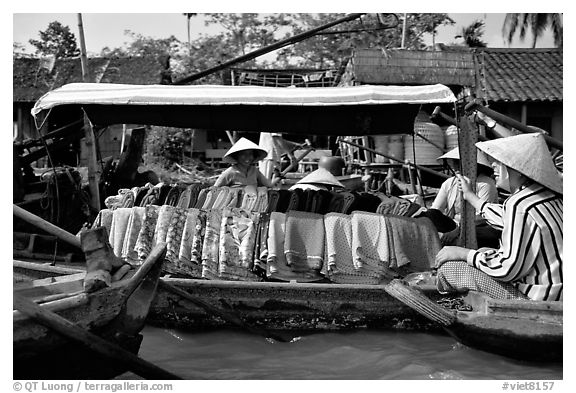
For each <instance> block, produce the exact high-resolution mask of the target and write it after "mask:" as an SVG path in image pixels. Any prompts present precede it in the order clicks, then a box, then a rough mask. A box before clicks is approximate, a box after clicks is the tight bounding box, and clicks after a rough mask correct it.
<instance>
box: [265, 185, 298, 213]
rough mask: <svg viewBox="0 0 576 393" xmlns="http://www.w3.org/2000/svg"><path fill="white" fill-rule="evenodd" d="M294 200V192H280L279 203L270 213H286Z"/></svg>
mask: <svg viewBox="0 0 576 393" xmlns="http://www.w3.org/2000/svg"><path fill="white" fill-rule="evenodd" d="M291 198H292V192H291V191H289V190H278V202H277V203H276V207H275V208H274V209H273V210H270V212H269V213H272V212H273V211H274V212H279V213H286V211H287V210H288V206H289V205H290V200H291Z"/></svg>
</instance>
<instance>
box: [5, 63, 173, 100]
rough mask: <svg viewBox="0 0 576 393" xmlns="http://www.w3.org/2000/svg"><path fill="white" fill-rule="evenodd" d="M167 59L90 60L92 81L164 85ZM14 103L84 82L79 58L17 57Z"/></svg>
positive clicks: (36, 98)
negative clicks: (51, 62) (49, 59)
mask: <svg viewBox="0 0 576 393" xmlns="http://www.w3.org/2000/svg"><path fill="white" fill-rule="evenodd" d="M163 63H164V64H165V63H166V61H165V59H161V60H158V59H156V58H152V57H126V58H117V57H116V58H103V57H97V58H91V59H89V60H88V67H89V71H90V81H91V82H96V83H126V84H138V85H147V84H161V83H162V82H163V77H164V76H165V75H166V72H167V70H166V68H165V67H164V64H163ZM12 78H13V94H14V96H13V101H14V102H35V101H36V100H38V99H39V98H40V97H41V96H42V95H44V94H45V93H47V92H48V91H51V90H54V89H55V88H58V87H60V86H63V85H65V84H68V83H74V82H82V66H81V63H80V59H79V58H74V59H58V60H56V61H55V62H54V63H53V65H51V64H50V62H49V61H47V59H38V58H18V59H14V61H13V73H12Z"/></svg>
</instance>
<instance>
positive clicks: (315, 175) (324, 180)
mask: <svg viewBox="0 0 576 393" xmlns="http://www.w3.org/2000/svg"><path fill="white" fill-rule="evenodd" d="M296 184H325V185H328V186H335V187H342V188H344V184H342V183H340V182H339V181H338V179H336V177H335V176H334V175H333V174H331V173H330V171H328V170H327V169H324V168H318V169H316V170H315V171H313V172H310V174H308V175H307V176H305V177H303V178H302V179H300V180H299V181H298V182H297V183H296Z"/></svg>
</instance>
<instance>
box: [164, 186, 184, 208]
mask: <svg viewBox="0 0 576 393" xmlns="http://www.w3.org/2000/svg"><path fill="white" fill-rule="evenodd" d="M181 193H182V189H181V188H180V186H178V185H175V186H172V187H170V189H169V190H168V193H167V194H166V200H165V201H164V205H170V206H174V207H175V206H177V205H178V199H179V198H180V194H181Z"/></svg>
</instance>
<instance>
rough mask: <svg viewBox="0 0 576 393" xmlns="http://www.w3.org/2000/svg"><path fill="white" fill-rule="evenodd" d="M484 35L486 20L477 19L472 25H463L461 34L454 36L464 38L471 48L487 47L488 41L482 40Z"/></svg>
mask: <svg viewBox="0 0 576 393" xmlns="http://www.w3.org/2000/svg"><path fill="white" fill-rule="evenodd" d="M483 35H484V21H482V20H475V21H474V22H472V23H471V24H470V25H468V26H466V27H463V28H462V30H461V31H460V34H459V35H457V36H456V37H454V38H462V39H463V40H464V42H465V43H466V45H467V46H468V47H470V48H485V47H486V43H485V42H484V41H482V36H483Z"/></svg>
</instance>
